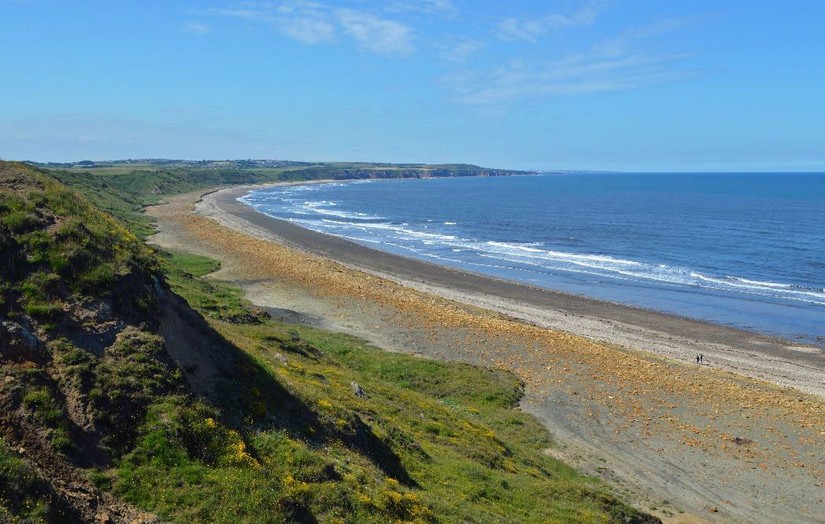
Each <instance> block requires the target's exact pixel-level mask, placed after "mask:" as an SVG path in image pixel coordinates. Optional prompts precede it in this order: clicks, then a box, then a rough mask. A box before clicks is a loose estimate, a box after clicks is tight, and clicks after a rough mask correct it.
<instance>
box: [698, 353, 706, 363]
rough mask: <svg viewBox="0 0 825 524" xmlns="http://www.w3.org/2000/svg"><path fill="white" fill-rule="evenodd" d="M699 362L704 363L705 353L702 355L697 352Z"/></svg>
mask: <svg viewBox="0 0 825 524" xmlns="http://www.w3.org/2000/svg"><path fill="white" fill-rule="evenodd" d="M699 363H700V364H704V363H705V355H703V354H701V353H699Z"/></svg>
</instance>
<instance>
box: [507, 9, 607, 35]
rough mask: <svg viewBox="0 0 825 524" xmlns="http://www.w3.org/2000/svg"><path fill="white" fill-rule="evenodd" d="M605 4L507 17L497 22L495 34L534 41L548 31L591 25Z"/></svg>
mask: <svg viewBox="0 0 825 524" xmlns="http://www.w3.org/2000/svg"><path fill="white" fill-rule="evenodd" d="M605 6H606V3H605V2H588V3H586V4H584V5H582V6H581V7H579V8H578V9H577V10H575V11H572V12H569V13H550V14H547V15H544V16H539V17H536V18H517V17H507V18H504V19H503V20H501V22H499V24H498V26H497V27H496V35H497V36H498V37H499V38H501V39H502V40H508V41H513V40H526V41H528V42H536V41H538V40H539V38H540V37H541V36H543V35H544V34H546V33H549V32H550V31H554V30H560V29H568V28H572V27H582V26H591V25H593V24H594V23H595V22H596V19H597V18H598V17H599V15H600V14H601V12H602V11H603V10H604V8H605Z"/></svg>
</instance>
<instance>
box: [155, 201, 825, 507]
mask: <svg viewBox="0 0 825 524" xmlns="http://www.w3.org/2000/svg"><path fill="white" fill-rule="evenodd" d="M243 190H244V189H243V188H233V189H230V190H224V191H220V192H217V193H213V194H210V195H206V196H205V197H204V198H203V199H202V201H201V202H200V203H199V204H198V206H197V207H198V212H197V213H198V214H193V213H192V204H193V202H194V201H195V200H197V195H185V196H182V197H179V198H175V199H172V201H170V204H169V205H166V206H159V207H155V208H152V209H150V213H151V214H153V215H155V216H156V217H158V219H159V230H160V233H159V235H158V236H157V237H155V238H154V239H153V241H154V242H155V243H157V244H159V245H161V246H163V247H167V248H177V249H185V250H188V251H193V252H199V253H202V254H206V255H209V256H212V257H214V258H217V259H219V260H221V262H222V269H221V271H219V272H218V273H216V274H215V275H213V278H218V279H224V280H227V281H231V282H233V283H235V284H236V285H239V286H241V287H242V288H243V289H244V290H245V291H246V293H247V296H248V297H249V298H250V300H252V302H254V303H256V304H258V305H260V306H264V307H270V308H277V309H273V311H275V312H276V313H277V314H279V315H281V316H282V317H283V318H284V319H285V320H291V321H298V322H308V323H312V324H315V325H319V326H321V327H325V328H328V329H336V330H341V331H346V332H349V333H353V334H356V335H358V336H361V337H363V338H366V339H368V340H370V341H372V342H373V343H375V344H377V345H379V346H381V347H384V348H387V349H390V350H396V351H407V352H412V353H418V354H422V355H424V356H427V357H430V358H438V359H445V360H458V361H464V362H470V363H474V364H480V365H486V366H494V367H501V368H504V369H508V370H510V371H512V372H514V373H516V374H517V375H518V376H519V377H520V378H521V379H522V380H523V381H524V383H525V399H524V401H523V402H522V409H524V410H526V411H528V412H530V413H533V414H534V415H535V416H537V418H539V419H540V420H541V421H542V422H543V423H544V424H545V425H546V426H547V427H548V429H549V430H550V431H551V432H552V433H553V435H554V437H555V439H556V441H557V445H556V446H554V447H553V448H551V449H549V450H547V453H548V454H552V455H554V456H556V457H558V458H561V459H562V460H564V461H566V462H568V463H571V465H573V466H575V467H578V468H580V469H582V470H583V471H585V472H587V473H591V474H595V475H598V476H600V477H601V478H603V479H605V480H606V481H607V482H609V483H610V484H611V485H613V486H614V487H615V488H616V490H617V491H618V492H619V493H623V494H624V495H625V496H626V497H627V498H628V499H629V500H631V501H633V502H635V503H636V504H637V505H638V506H639V507H641V508H642V509H645V510H651V509H652V508H653V507H655V508H656V509H655V510H653V511H654V512H656V513H657V514H659V515H660V516H662V517H663V518H665V519H666V520H671V521H674V522H702V521H724V522H728V521H734V522H735V521H741V522H775V521H795V522H818V521H823V517H822V516H823V515H825V502H823V498H825V488H823V477H824V476H825V457H823V453H822V449H825V402H824V401H823V399H822V396H821V395H823V380H825V379H823V357H822V353H821V351H820V350H817V349H815V348H805V347H799V348H795V346H794V345H793V344H792V343H789V342H786V341H782V340H778V339H773V338H770V337H764V336H760V335H755V334H751V333H747V332H743V331H739V330H734V329H729V328H724V327H721V326H715V325H712V324H707V323H702V322H695V321H691V320H687V319H682V318H679V317H673V316H670V315H661V314H658V313H653V312H649V311H644V310H640V309H635V308H627V307H623V306H618V305H615V304H610V303H606V302H600V301H595V300H589V299H583V298H581V297H573V296H570V295H564V294H559V293H553V292H548V291H546V290H541V289H538V288H531V287H529V286H523V285H519V284H514V283H510V282H504V281H500V280H496V279H490V278H487V277H482V276H479V275H473V274H470V273H466V272H459V271H454V270H451V269H448V268H443V267H439V266H433V265H430V264H426V263H423V262H418V261H414V260H409V259H405V258H402V257H397V256H393V255H387V254H384V253H379V252H375V251H373V250H369V249H367V248H363V247H361V246H358V245H355V244H352V243H349V242H346V241H342V240H340V239H337V238H334V237H329V236H327V235H320V234H317V233H313V232H309V231H306V230H303V229H300V228H296V227H294V226H292V225H290V224H288V223H284V222H281V221H277V220H273V219H269V218H268V217H265V216H263V215H260V214H258V213H256V212H254V211H252V210H251V209H250V208H247V207H246V206H243V205H240V204H238V203H236V202H235V197H236V196H237V195H238V194H240V192H242V191H243ZM548 328H552V329H548ZM697 353H703V354H704V355H705V357H706V362H707V365H703V366H697V365H696V364H695V355H696V354H697ZM734 372H735V373H734ZM749 377H758V378H762V379H765V380H769V381H770V382H773V384H770V383H768V382H764V381H761V380H754V379H753V378H749ZM774 384H784V385H786V386H791V385H792V386H795V387H796V388H798V389H792V388H789V387H779V386H776V385H774ZM802 391H807V392H809V393H816V394H818V395H820V396H813V395H807V394H804V393H803V392H802Z"/></svg>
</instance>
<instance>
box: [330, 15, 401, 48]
mask: <svg viewBox="0 0 825 524" xmlns="http://www.w3.org/2000/svg"><path fill="white" fill-rule="evenodd" d="M336 15H337V19H338V22H339V23H340V24H341V28H342V30H343V31H344V33H346V34H348V35H349V36H350V37H352V38H353V39H354V40H355V41H356V42H357V43H358V45H359V46H360V47H361V48H363V49H366V50H368V51H372V52H374V53H379V54H407V53H410V52H412V51H413V49H414V46H413V43H412V31H411V30H410V28H409V27H407V26H406V25H404V24H402V23H400V22H396V21H393V20H387V19H384V18H379V17H377V16H374V15H372V14H370V13H365V12H363V11H356V10H354V9H338V10H337V11H336Z"/></svg>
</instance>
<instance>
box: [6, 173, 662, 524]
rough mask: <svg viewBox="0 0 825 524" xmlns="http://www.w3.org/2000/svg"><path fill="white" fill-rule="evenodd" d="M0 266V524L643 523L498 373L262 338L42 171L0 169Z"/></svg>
mask: <svg viewBox="0 0 825 524" xmlns="http://www.w3.org/2000/svg"><path fill="white" fill-rule="evenodd" d="M90 187H91V186H85V187H84V189H85V190H86V191H92V190H91V189H90ZM107 189H108V188H107V187H99V186H98V188H97V189H95V190H94V191H97V193H94V194H95V199H94V200H95V202H101V203H104V204H106V205H107V207H109V208H110V210H113V211H117V210H121V211H122V210H129V206H130V205H131V204H130V203H129V200H128V198H130V197H129V196H128V195H126V196H125V198H124V195H118V194H117V193H116V192H113V191H109V192H108V193H107V192H106V190H107ZM134 202H137V201H136V200H135V201H134ZM137 224H138V226H142V224H140V223H137ZM0 253H2V258H0V520H2V521H4V522H5V521H10V522H15V521H17V522H27V521H35V522H37V521H45V522H60V521H66V522H88V521H100V522H106V521H110V522H125V521H139V522H140V521H143V522H154V521H172V522H238V521H241V522H647V521H653V519H651V518H650V517H648V516H647V515H644V514H640V513H638V512H636V511H635V510H633V509H632V508H630V507H628V506H626V505H624V504H623V503H621V502H620V501H618V500H617V499H616V498H615V497H614V496H613V495H611V494H610V493H609V492H608V491H607V490H606V488H605V487H604V486H602V485H600V484H598V483H597V482H595V481H593V480H592V479H588V478H585V477H582V476H580V475H579V474H577V473H576V472H575V471H573V470H571V469H570V468H568V467H566V466H564V465H563V464H561V463H559V462H557V461H555V460H553V459H551V458H549V457H548V456H547V455H546V454H544V453H543V450H545V449H546V448H548V447H552V440H551V438H550V436H549V435H548V434H547V432H546V431H545V430H544V429H543V428H542V427H541V426H540V425H539V424H538V423H537V422H536V421H535V420H534V419H533V418H531V417H529V416H527V415H525V414H523V413H521V412H520V411H517V410H515V409H513V408H514V406H515V405H516V403H517V402H518V400H519V398H520V396H521V385H520V384H519V382H518V381H517V380H516V379H515V377H513V376H512V375H510V374H508V373H505V372H502V371H494V370H487V369H481V368H476V367H472V366H468V365H462V364H449V363H439V362H434V361H430V360H424V359H420V358H415V357H412V356H407V355H401V354H390V353H385V352H382V351H381V350H379V349H377V348H374V347H371V346H369V345H367V344H365V343H363V342H362V341H360V340H356V339H353V338H351V337H347V336H343V335H339V334H333V333H327V332H323V331H318V330H314V329H310V328H307V327H303V326H296V325H288V324H282V323H279V322H275V321H273V320H271V319H270V318H269V317H268V315H266V314H265V313H264V312H262V311H259V310H256V309H255V308H252V307H250V306H249V305H248V304H246V303H245V302H244V300H243V299H242V298H241V297H240V296H239V294H238V292H237V291H235V290H234V289H231V288H228V287H225V286H222V285H218V284H216V283H214V282H209V281H207V280H204V279H203V278H201V275H203V274H204V273H206V272H208V271H210V270H211V269H213V268H214V267H215V264H214V263H213V262H211V261H209V260H208V259H203V258H201V257H196V256H193V255H187V254H176V255H169V254H157V253H153V252H152V251H151V250H149V249H148V248H147V247H146V246H145V245H144V244H143V243H142V242H141V241H140V240H139V239H138V237H137V236H136V235H135V234H133V232H131V231H130V230H129V229H128V228H127V227H125V226H124V225H123V223H122V222H120V221H118V220H116V219H115V218H113V217H112V216H111V215H110V214H109V213H107V212H104V211H102V210H101V209H99V208H98V207H95V206H93V205H92V204H90V203H89V202H88V201H87V200H85V199H84V198H83V197H82V196H80V195H79V194H78V193H76V192H74V191H73V190H71V189H69V188H67V187H66V186H64V185H62V184H61V183H59V182H58V181H57V180H55V179H54V178H52V177H51V176H50V175H49V174H47V173H45V172H42V171H39V170H37V169H34V168H31V167H27V166H24V165H21V164H10V163H0Z"/></svg>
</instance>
